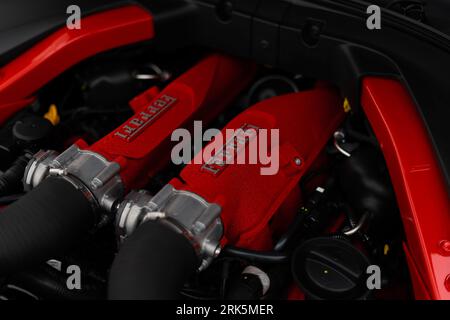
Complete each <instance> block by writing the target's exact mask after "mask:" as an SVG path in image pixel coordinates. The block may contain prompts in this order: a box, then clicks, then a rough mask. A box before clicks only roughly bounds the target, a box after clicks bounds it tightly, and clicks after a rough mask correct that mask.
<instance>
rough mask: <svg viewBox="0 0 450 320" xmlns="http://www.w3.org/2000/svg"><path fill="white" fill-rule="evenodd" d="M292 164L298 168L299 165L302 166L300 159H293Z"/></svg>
mask: <svg viewBox="0 0 450 320" xmlns="http://www.w3.org/2000/svg"><path fill="white" fill-rule="evenodd" d="M294 163H295V165H296V166H300V165H301V164H302V159H300V158H295V159H294Z"/></svg>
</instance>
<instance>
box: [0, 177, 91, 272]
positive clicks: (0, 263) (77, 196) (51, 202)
mask: <svg viewBox="0 0 450 320" xmlns="http://www.w3.org/2000/svg"><path fill="white" fill-rule="evenodd" d="M94 222H95V219H94V213H93V209H92V207H91V205H90V203H89V202H88V200H87V198H86V197H85V196H84V195H83V194H82V193H81V192H80V191H78V190H77V189H76V188H75V187H74V186H73V185H72V184H71V183H70V182H68V181H66V180H64V179H62V178H53V177H52V178H48V179H46V180H44V181H43V182H42V183H41V184H40V185H39V186H38V187H37V188H35V189H33V190H32V191H30V192H29V193H27V194H26V195H24V196H23V197H22V198H21V199H20V200H18V201H16V202H14V203H13V204H12V205H10V206H9V207H7V208H6V209H5V210H4V211H2V212H1V213H0V276H1V275H7V274H11V273H12V272H17V271H20V270H23V269H27V268H28V267H30V266H32V265H35V264H39V263H41V262H44V261H46V260H48V259H50V258H52V257H55V256H58V255H60V254H62V253H64V252H65V251H67V249H69V248H71V247H72V246H73V245H74V244H76V243H77V241H79V240H80V239H81V237H82V236H83V235H84V233H86V232H87V231H88V230H89V229H90V228H91V227H92V226H93V225H94Z"/></svg>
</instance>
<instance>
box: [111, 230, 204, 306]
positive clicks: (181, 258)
mask: <svg viewBox="0 0 450 320" xmlns="http://www.w3.org/2000/svg"><path fill="white" fill-rule="evenodd" d="M197 267H198V259H197V256H196V253H195V251H194V248H193V246H192V245H191V243H190V242H189V240H188V239H187V238H186V237H184V236H183V235H181V234H178V233H176V232H175V231H174V230H172V229H170V228H169V227H168V226H165V225H164V224H162V223H159V222H153V221H149V222H146V223H144V224H143V225H141V226H140V227H139V228H138V229H137V230H136V231H135V232H134V233H133V234H132V235H131V236H130V237H129V238H128V239H127V240H125V242H124V243H123V245H122V247H121V248H120V250H119V253H118V254H117V256H116V258H115V260H114V263H113V266H112V268H111V272H110V276H109V283H108V298H109V299H110V300H171V299H177V298H179V292H180V290H181V289H182V287H183V284H184V283H185V282H186V281H187V280H188V279H189V277H190V276H191V275H192V274H194V272H195V270H196V268H197Z"/></svg>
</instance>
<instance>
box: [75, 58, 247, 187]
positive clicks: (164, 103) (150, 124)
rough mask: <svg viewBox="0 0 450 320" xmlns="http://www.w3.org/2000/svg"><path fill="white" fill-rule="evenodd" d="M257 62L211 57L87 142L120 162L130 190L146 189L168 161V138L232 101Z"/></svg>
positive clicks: (138, 102) (140, 99) (134, 105)
mask: <svg viewBox="0 0 450 320" xmlns="http://www.w3.org/2000/svg"><path fill="white" fill-rule="evenodd" d="M254 72H255V65H254V64H252V63H249V62H246V61H242V60H238V59H235V58H231V57H228V56H224V55H219V54H215V55H211V56H209V57H207V58H205V59H203V60H202V61H201V62H200V63H198V64H197V65H196V66H195V67H193V68H192V69H190V70H189V71H187V72H186V73H185V74H183V75H182V76H181V77H179V78H178V79H176V80H175V81H173V82H172V83H171V84H170V85H168V86H167V87H166V88H165V89H164V90H163V91H162V92H159V91H158V90H157V89H156V88H151V89H149V90H148V91H147V92H144V93H143V94H142V95H141V96H139V97H137V98H136V99H134V100H133V101H132V102H131V106H132V108H133V110H134V111H135V115H134V116H133V117H132V118H130V119H129V120H128V121H127V122H125V123H124V124H123V125H122V126H120V127H119V128H118V129H116V130H115V131H113V132H112V133H110V134H109V135H107V136H106V137H104V138H103V139H101V140H100V141H98V142H96V143H95V144H94V145H93V146H91V147H89V146H87V145H86V144H85V143H84V142H83V141H79V142H77V144H78V145H79V147H80V148H82V149H90V150H91V151H93V152H96V153H98V154H101V155H103V156H104V157H105V158H107V159H108V160H110V161H115V162H117V163H118V164H119V165H120V167H121V170H120V175H121V177H122V180H123V182H124V184H125V186H126V188H127V189H128V190H129V189H132V188H142V187H144V186H145V185H146V183H147V182H148V179H147V177H149V176H151V175H153V174H154V173H156V172H157V171H158V170H160V169H161V168H162V167H163V166H166V165H167V163H168V162H169V161H170V147H171V142H170V136H171V134H172V132H173V131H174V130H175V129H177V128H180V127H186V126H189V125H190V122H191V121H193V120H194V119H202V120H203V121H209V120H211V119H213V118H214V117H216V116H217V115H218V114H219V113H221V112H222V111H223V109H224V108H225V107H226V106H227V105H228V104H230V103H231V102H232V101H233V100H234V99H235V98H236V96H237V95H238V94H239V93H240V92H241V91H242V90H243V89H245V87H246V86H247V84H248V83H249V81H250V80H251V79H252V78H253V75H254Z"/></svg>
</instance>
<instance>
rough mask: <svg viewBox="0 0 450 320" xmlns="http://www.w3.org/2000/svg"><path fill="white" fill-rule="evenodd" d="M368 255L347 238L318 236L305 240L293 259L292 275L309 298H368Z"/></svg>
mask: <svg viewBox="0 0 450 320" xmlns="http://www.w3.org/2000/svg"><path fill="white" fill-rule="evenodd" d="M369 265H370V263H369V260H368V258H367V257H366V256H365V255H364V254H363V253H362V252H361V251H360V250H358V249H357V248H356V247H355V246H353V245H352V244H351V243H350V242H349V241H347V240H343V239H338V238H332V237H320V238H313V239H310V240H307V241H306V242H304V243H303V244H302V245H300V247H298V248H297V249H296V250H295V252H294V255H293V258H292V266H291V267H292V274H293V277H294V280H295V281H296V283H297V285H298V286H299V287H300V288H301V289H302V290H303V292H304V293H305V295H306V297H307V298H308V299H313V300H324V299H332V300H352V299H367V298H368V296H369V293H370V291H369V289H368V288H367V284H366V280H367V274H366V270H367V267H368V266H369Z"/></svg>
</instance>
